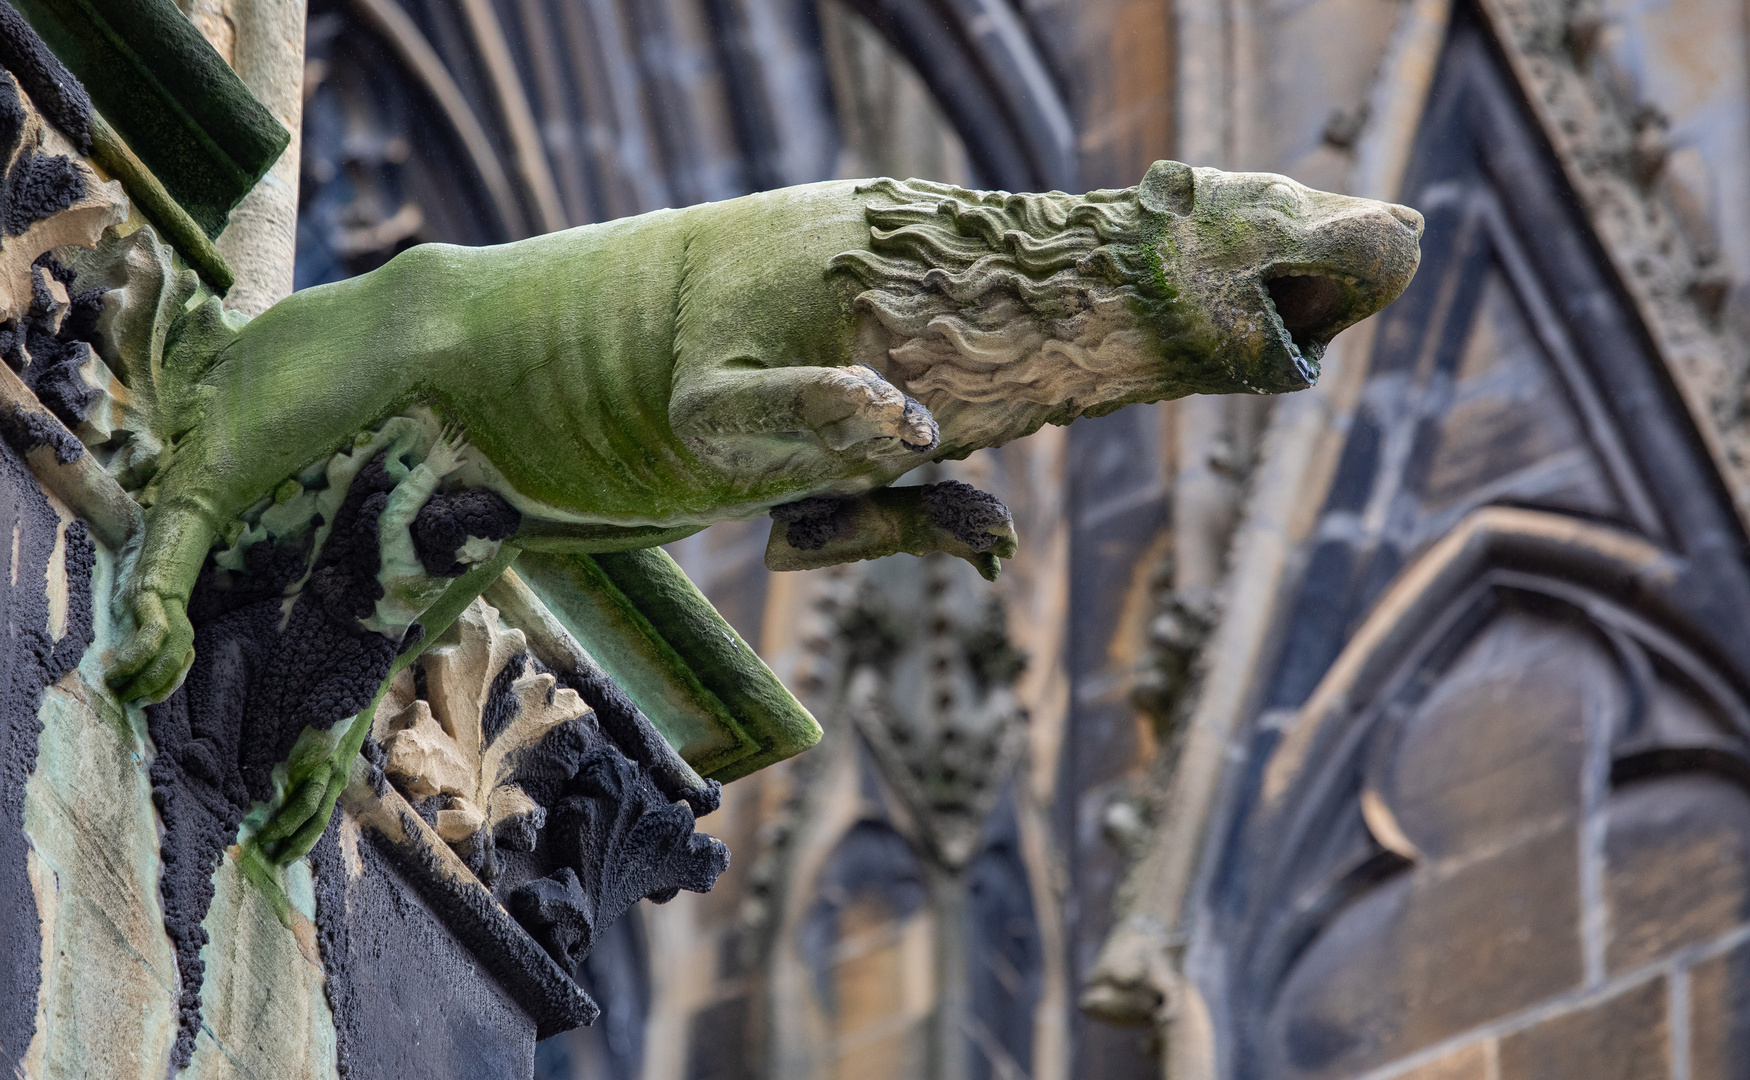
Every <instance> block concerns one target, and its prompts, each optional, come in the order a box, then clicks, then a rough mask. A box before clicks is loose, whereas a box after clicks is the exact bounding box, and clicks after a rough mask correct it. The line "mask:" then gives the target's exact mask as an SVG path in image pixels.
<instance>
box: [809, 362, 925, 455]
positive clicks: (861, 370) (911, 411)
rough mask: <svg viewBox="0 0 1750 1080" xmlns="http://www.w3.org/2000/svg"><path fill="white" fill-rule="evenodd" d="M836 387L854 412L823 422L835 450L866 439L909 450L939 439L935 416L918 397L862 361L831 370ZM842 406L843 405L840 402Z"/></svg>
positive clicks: (825, 438)
mask: <svg viewBox="0 0 1750 1080" xmlns="http://www.w3.org/2000/svg"><path fill="white" fill-rule="evenodd" d="M831 378H832V380H833V382H832V383H831V384H830V385H831V386H832V387H833V389H834V390H835V391H836V392H837V393H839V394H842V395H843V398H844V399H845V401H846V403H847V404H848V405H849V406H850V408H851V412H850V415H848V416H841V417H839V418H837V419H835V420H833V421H831V422H830V423H826V424H822V425H821V427H820V429H819V433H820V437H821V439H822V440H823V441H824V442H825V443H826V444H827V445H828V446H829V447H831V448H832V449H834V450H848V449H850V448H851V447H853V446H858V445H861V444H864V443H876V444H877V446H879V444H880V443H882V442H886V443H887V444H888V445H890V446H893V447H895V448H896V449H897V448H899V447H903V448H905V449H906V450H912V451H919V452H921V451H925V450H933V449H935V447H936V444H937V442H938V441H939V436H938V434H937V430H936V418H935V417H933V416H931V415H930V410H928V409H926V408H924V406H923V405H922V404H921V403H919V402H918V401H916V400H914V399H912V398H909V397H907V396H906V395H905V394H903V393H901V392H900V390H899V388H898V387H896V386H894V385H893V384H892V383H890V382H888V381H887V380H886V379H884V378H882V377H881V373H880V372H878V371H876V370H875V369H874V368H871V367H867V366H865V365H863V364H852V365H851V366H850V367H846V368H838V369H835V370H834V371H833V372H832V373H831ZM840 408H843V406H842V405H841V406H840Z"/></svg>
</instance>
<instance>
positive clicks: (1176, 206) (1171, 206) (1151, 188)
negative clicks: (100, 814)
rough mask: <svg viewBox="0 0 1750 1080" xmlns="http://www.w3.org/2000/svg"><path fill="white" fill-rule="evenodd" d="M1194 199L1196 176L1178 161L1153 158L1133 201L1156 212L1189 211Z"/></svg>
mask: <svg viewBox="0 0 1750 1080" xmlns="http://www.w3.org/2000/svg"><path fill="white" fill-rule="evenodd" d="M1196 198H1197V178H1196V176H1195V175H1193V174H1192V172H1191V166H1189V165H1186V164H1185V163H1184V162H1182V161H1157V162H1155V163H1154V164H1153V165H1150V166H1149V167H1148V173H1147V174H1146V175H1145V176H1143V178H1142V184H1141V186H1139V187H1138V188H1137V189H1136V201H1137V202H1140V203H1141V204H1142V205H1143V206H1144V207H1146V208H1148V209H1150V210H1153V211H1154V212H1155V213H1157V214H1179V215H1184V214H1189V213H1190V212H1191V204H1192V203H1193V202H1195V201H1196Z"/></svg>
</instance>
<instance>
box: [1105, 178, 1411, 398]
mask: <svg viewBox="0 0 1750 1080" xmlns="http://www.w3.org/2000/svg"><path fill="white" fill-rule="evenodd" d="M1137 201H1138V202H1139V203H1140V204H1141V206H1142V208H1143V210H1144V211H1146V212H1147V213H1148V215H1149V217H1150V218H1151V219H1152V221H1151V224H1153V226H1154V227H1153V228H1149V227H1148V226H1147V225H1145V229H1144V232H1145V235H1146V234H1153V233H1156V232H1157V230H1158V235H1159V237H1160V239H1159V242H1158V244H1157V246H1156V251H1157V253H1158V255H1157V257H1158V260H1159V266H1160V272H1161V275H1162V277H1163V278H1164V282H1163V284H1164V285H1165V287H1166V290H1165V291H1166V292H1167V294H1168V295H1170V296H1171V297H1172V299H1171V300H1169V301H1168V304H1169V305H1170V307H1171V308H1172V311H1171V313H1170V315H1169V316H1168V317H1167V318H1166V319H1165V320H1164V321H1165V322H1167V323H1168V325H1170V327H1171V332H1172V333H1173V334H1174V335H1175V336H1176V337H1177V338H1178V340H1179V343H1180V344H1181V348H1179V349H1173V350H1170V352H1172V353H1178V354H1179V355H1173V356H1171V360H1172V363H1171V365H1170V371H1169V372H1168V374H1167V378H1168V379H1169V380H1170V381H1171V383H1173V385H1174V389H1175V390H1176V391H1178V392H1183V391H1184V390H1185V389H1189V390H1192V391H1202V392H1213V393H1232V392H1235V391H1243V390H1251V391H1253V392H1256V393H1266V394H1272V393H1280V392H1283V391H1287V390H1299V389H1302V388H1303V387H1306V386H1310V385H1311V384H1312V383H1313V381H1314V380H1315V379H1317V378H1318V373H1319V361H1320V360H1321V359H1322V358H1323V356H1324V352H1325V346H1326V345H1328V344H1330V341H1331V339H1332V338H1333V337H1335V336H1336V335H1337V333H1338V331H1340V330H1343V329H1344V328H1346V327H1349V326H1352V325H1354V324H1355V323H1357V322H1360V321H1361V320H1362V319H1365V318H1366V317H1367V316H1369V315H1372V314H1373V313H1374V312H1376V311H1378V310H1379V309H1381V308H1383V307H1385V306H1386V305H1387V304H1389V303H1391V302H1392V301H1393V300H1395V299H1397V297H1398V294H1399V293H1401V292H1403V291H1404V288H1405V287H1406V286H1408V285H1409V283H1410V278H1411V277H1413V276H1414V275H1415V273H1416V265H1417V263H1418V262H1419V261H1420V260H1421V251H1420V248H1419V247H1418V245H1417V241H1418V240H1419V239H1420V238H1421V235H1422V215H1421V214H1419V213H1417V212H1416V211H1414V210H1412V209H1410V208H1409V207H1407V206H1398V205H1396V204H1393V203H1384V202H1377V201H1375V200H1372V199H1358V198H1353V197H1351V196H1348V195H1334V194H1331V193H1330V192H1325V191H1315V190H1313V189H1312V188H1309V187H1307V186H1305V185H1304V184H1300V183H1297V182H1296V181H1294V180H1291V179H1289V178H1288V177H1286V176H1279V175H1277V174H1275V173H1229V172H1222V171H1220V170H1218V169H1194V168H1192V167H1191V166H1189V165H1184V164H1181V163H1179V162H1177V161H1157V162H1155V164H1154V165H1153V166H1152V167H1151V168H1150V169H1149V170H1148V175H1147V176H1146V177H1144V178H1143V181H1142V184H1141V185H1140V186H1139V187H1138V189H1137ZM1183 346H1189V347H1190V350H1189V351H1192V352H1194V353H1199V354H1202V355H1201V356H1199V357H1197V359H1199V360H1202V361H1203V363H1196V362H1193V363H1191V364H1187V363H1186V361H1187V360H1188V359H1190V358H1189V357H1187V356H1185V355H1184V352H1185V351H1187V350H1185V349H1184V348H1183ZM1204 380H1207V382H1205V383H1204V385H1196V383H1198V382H1203V381H1204ZM1187 383H1190V384H1191V385H1187Z"/></svg>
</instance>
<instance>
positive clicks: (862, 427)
mask: <svg viewBox="0 0 1750 1080" xmlns="http://www.w3.org/2000/svg"><path fill="white" fill-rule="evenodd" d="M669 422H670V424H671V425H672V426H673V428H674V431H675V434H677V435H679V436H680V437H681V438H683V439H686V440H688V441H698V440H707V441H708V440H712V439H716V438H721V437H723V436H738V435H776V436H784V435H799V434H803V433H809V434H812V435H814V436H815V437H817V438H818V439H819V440H820V441H821V442H822V443H823V444H825V445H826V447H827V448H828V449H831V450H837V451H845V450H850V449H852V448H854V447H859V446H863V447H867V448H868V449H869V450H870V451H872V452H873V453H876V454H880V453H884V452H892V451H895V450H900V449H902V448H903V450H905V451H914V452H918V453H922V452H925V451H929V450H934V449H935V448H936V445H937V443H938V442H939V441H940V436H939V433H938V432H937V429H936V419H935V417H933V416H931V415H930V411H929V410H928V409H926V408H924V407H923V405H921V404H919V403H918V402H917V401H915V400H913V399H912V398H909V397H907V396H906V395H905V394H903V393H901V392H900V391H899V389H898V388H897V387H895V386H894V385H893V384H892V383H890V382H888V381H887V380H886V379H884V378H882V377H881V375H880V373H879V372H877V371H875V370H874V369H873V368H869V367H865V366H864V365H862V364H853V365H851V366H849V367H807V366H804V367H781V368H752V369H742V368H720V369H714V370H711V371H710V372H709V373H708V374H707V373H704V372H699V373H695V374H693V375H691V376H690V377H689V375H688V373H687V371H686V369H685V368H684V367H683V368H681V369H677V371H676V376H675V389H674V397H673V399H672V401H671V402H670V404H669Z"/></svg>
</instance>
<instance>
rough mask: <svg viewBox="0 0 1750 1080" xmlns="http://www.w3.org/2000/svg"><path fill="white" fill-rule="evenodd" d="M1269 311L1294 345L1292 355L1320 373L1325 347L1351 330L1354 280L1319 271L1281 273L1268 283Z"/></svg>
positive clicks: (1266, 291)
mask: <svg viewBox="0 0 1750 1080" xmlns="http://www.w3.org/2000/svg"><path fill="white" fill-rule="evenodd" d="M1264 292H1265V294H1266V295H1267V296H1268V297H1269V301H1270V303H1269V311H1270V314H1271V315H1273V316H1274V317H1275V319H1276V323H1277V325H1278V326H1279V327H1280V328H1281V330H1282V332H1283V333H1284V334H1286V335H1287V336H1288V339H1289V341H1290V342H1292V343H1293V344H1292V345H1291V346H1290V348H1289V351H1290V352H1291V353H1293V354H1294V359H1295V360H1296V361H1297V362H1298V363H1300V364H1301V365H1302V366H1303V367H1310V368H1311V370H1312V372H1317V370H1318V364H1319V361H1320V360H1321V359H1322V358H1323V357H1324V353H1325V346H1326V345H1329V344H1330V343H1331V339H1332V338H1334V337H1336V336H1337V332H1338V331H1339V330H1342V329H1343V328H1344V327H1346V326H1348V325H1349V323H1350V322H1352V321H1353V320H1352V319H1351V318H1350V315H1351V313H1352V312H1353V310H1354V299H1355V283H1354V281H1353V279H1349V278H1341V277H1336V276H1333V275H1330V274H1326V273H1321V272H1319V271H1317V270H1281V271H1277V272H1276V273H1275V275H1274V276H1272V277H1270V278H1268V279H1266V280H1265V282H1264Z"/></svg>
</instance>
